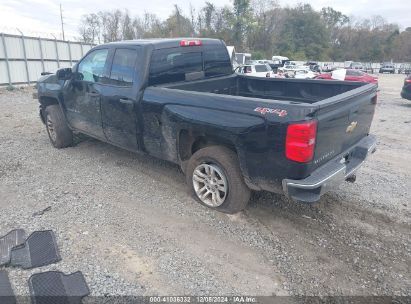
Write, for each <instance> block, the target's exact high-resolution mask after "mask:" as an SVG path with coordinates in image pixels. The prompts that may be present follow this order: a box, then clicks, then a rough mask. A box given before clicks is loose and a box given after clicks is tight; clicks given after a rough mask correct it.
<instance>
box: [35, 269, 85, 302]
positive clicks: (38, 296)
mask: <svg viewBox="0 0 411 304" xmlns="http://www.w3.org/2000/svg"><path fill="white" fill-rule="evenodd" d="M29 289H30V297H31V301H32V303H33V304H55V303H59V304H60V303H61V304H79V303H81V302H82V298H83V297H85V296H87V295H89V294H90V291H89V289H88V286H87V283H86V281H85V279H84V276H83V274H82V273H81V272H80V271H78V272H75V273H72V274H68V275H65V274H64V273H62V272H58V271H48V272H43V273H36V274H33V275H32V276H31V277H30V279H29Z"/></svg>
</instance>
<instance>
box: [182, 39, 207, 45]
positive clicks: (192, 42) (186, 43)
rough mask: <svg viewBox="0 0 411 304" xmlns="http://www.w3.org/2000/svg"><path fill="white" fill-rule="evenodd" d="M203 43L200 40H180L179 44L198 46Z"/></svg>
mask: <svg viewBox="0 0 411 304" xmlns="http://www.w3.org/2000/svg"><path fill="white" fill-rule="evenodd" d="M200 45H203V42H202V41H201V40H181V41H180V46H200Z"/></svg>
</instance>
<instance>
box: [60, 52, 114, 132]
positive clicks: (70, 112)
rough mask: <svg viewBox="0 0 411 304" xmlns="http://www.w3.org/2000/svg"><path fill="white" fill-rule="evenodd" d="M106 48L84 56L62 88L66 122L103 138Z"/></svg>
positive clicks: (106, 65) (106, 67)
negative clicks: (102, 103)
mask: <svg viewBox="0 0 411 304" xmlns="http://www.w3.org/2000/svg"><path fill="white" fill-rule="evenodd" d="M108 54H109V50H108V49H97V50H94V51H92V52H90V53H89V54H88V55H87V56H86V57H84V58H83V59H82V60H81V61H80V63H79V64H78V66H77V71H76V73H75V77H74V79H73V80H71V81H70V82H69V83H68V84H67V86H68V87H67V88H66V89H65V90H64V105H65V107H66V113H67V120H68V122H69V124H70V125H71V126H72V127H73V128H75V129H77V130H79V131H81V132H84V133H86V134H89V135H92V136H95V137H97V138H101V139H104V133H103V127H102V121H101V97H102V91H103V89H104V87H103V85H102V82H103V80H104V79H106V78H107V76H106V75H107V70H108V58H109V56H108Z"/></svg>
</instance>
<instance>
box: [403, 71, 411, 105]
mask: <svg viewBox="0 0 411 304" xmlns="http://www.w3.org/2000/svg"><path fill="white" fill-rule="evenodd" d="M401 97H402V98H405V99H408V100H411V75H408V77H407V78H405V79H404V85H403V86H402V91H401Z"/></svg>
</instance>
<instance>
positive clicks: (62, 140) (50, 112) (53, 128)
mask: <svg viewBox="0 0 411 304" xmlns="http://www.w3.org/2000/svg"><path fill="white" fill-rule="evenodd" d="M45 113H46V119H45V120H46V129H47V134H48V135H49V139H50V142H51V144H52V145H53V146H54V147H55V148H58V149H61V148H65V147H68V146H71V145H72V144H73V132H72V131H71V130H70V128H69V126H68V125H67V121H66V118H65V117H64V115H63V112H62V111H61V109H60V106H59V105H58V104H53V105H50V106H48V107H47V108H46V112H45Z"/></svg>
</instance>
